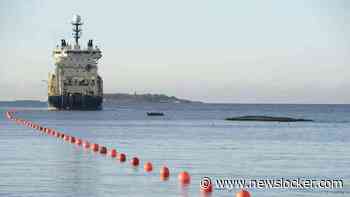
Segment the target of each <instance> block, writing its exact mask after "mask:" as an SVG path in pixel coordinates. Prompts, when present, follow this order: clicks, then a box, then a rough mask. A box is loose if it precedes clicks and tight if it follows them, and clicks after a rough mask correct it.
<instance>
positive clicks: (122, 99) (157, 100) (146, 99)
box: [0, 93, 350, 106]
mask: <svg viewBox="0 0 350 197" xmlns="http://www.w3.org/2000/svg"><path fill="white" fill-rule="evenodd" d="M146 103H151V104H212V105H229V104H232V105H350V103H239V102H237V103H234V102H232V103H226V102H202V101H192V100H189V99H182V98H177V97H175V96H167V95H165V94H128V93H105V94H104V104H106V105H116V104H146ZM0 104H3V105H4V104H5V105H6V104H8V105H14V104H16V105H17V104H20V105H25V106H27V105H28V106H31V105H34V106H37V105H39V106H42V105H46V104H47V101H42V100H35V99H28V100H25V99H20V100H5V101H0Z"/></svg>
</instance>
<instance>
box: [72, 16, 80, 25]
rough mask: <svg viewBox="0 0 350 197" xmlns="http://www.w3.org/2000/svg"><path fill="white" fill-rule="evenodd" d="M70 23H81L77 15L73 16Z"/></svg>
mask: <svg viewBox="0 0 350 197" xmlns="http://www.w3.org/2000/svg"><path fill="white" fill-rule="evenodd" d="M72 23H73V24H74V23H75V24H80V23H81V17H80V16H79V15H78V14H75V15H74V16H73V19H72Z"/></svg>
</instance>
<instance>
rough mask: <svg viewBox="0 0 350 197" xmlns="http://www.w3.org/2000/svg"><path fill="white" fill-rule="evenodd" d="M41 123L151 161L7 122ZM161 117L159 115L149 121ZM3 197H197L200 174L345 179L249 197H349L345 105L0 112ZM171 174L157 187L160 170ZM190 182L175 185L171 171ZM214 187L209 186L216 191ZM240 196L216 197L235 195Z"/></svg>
mask: <svg viewBox="0 0 350 197" xmlns="http://www.w3.org/2000/svg"><path fill="white" fill-rule="evenodd" d="M13 108H15V109H16V110H17V111H18V112H17V113H16V117H19V118H23V119H28V120H32V121H34V122H37V123H41V124H42V125H43V126H47V127H51V128H54V129H57V130H59V131H63V132H65V133H67V134H71V135H74V136H77V137H81V138H83V139H87V140H89V141H92V142H96V143H99V144H104V145H106V146H108V147H115V148H117V150H118V151H119V152H125V153H127V156H129V158H130V157H131V156H138V157H140V159H141V162H142V163H143V162H144V161H152V162H153V164H154V169H155V171H154V172H152V173H150V174H147V173H145V172H143V168H142V165H143V164H141V167H140V168H139V169H135V168H132V167H131V166H130V164H129V162H126V163H123V164H121V163H119V162H117V161H116V160H112V159H111V158H110V157H106V156H101V155H99V154H94V153H91V152H89V151H84V150H83V149H81V148H77V147H75V146H74V145H70V144H67V143H64V142H63V141H62V140H58V139H56V138H53V137H48V136H43V135H40V133H39V132H35V131H34V130H32V129H29V128H26V127H23V126H19V125H16V124H14V122H11V121H8V120H6V119H5V117H4V115H3V112H5V111H6V110H8V109H13ZM147 111H161V112H164V113H165V116H164V117H147V116H146V112H147ZM0 112H1V117H0V196H9V197H12V196H47V197H62V196H64V197H65V196H79V197H86V196H113V197H115V196H152V197H153V196H154V197H164V196H189V197H191V196H200V192H199V182H200V180H201V178H202V177H205V176H207V177H210V178H212V181H214V180H215V179H219V178H226V179H227V178H230V179H234V178H244V179H247V180H250V179H268V178H271V179H280V178H285V179H297V178H304V179H308V178H310V179H317V180H318V179H342V180H343V182H344V187H343V188H342V189H250V191H251V193H252V196H254V197H275V196H276V197H287V196H292V197H301V196H305V197H306V196H307V197H313V196H315V197H316V196H317V197H323V196H324V197H326V196H327V197H329V196H332V197H333V196H335V197H337V196H339V197H349V196H350V105H238V104H232V105H229V104H195V105H191V104H186V105H185V104H171V105H170V104H158V105H128V106H115V107H108V106H106V107H105V109H104V110H103V111H95V112H93V111H90V112H81V111H76V112H75V111H74V112H68V111H66V112H64V111H60V112H53V111H47V110H46V109H45V108H44V107H38V108H23V107H21V106H16V107H13V106H12V107H7V106H4V105H2V106H0ZM239 115H278V116H292V117H298V118H308V119H313V120H315V121H314V122H298V123H275V122H228V121H224V120H223V119H224V118H226V117H230V116H239ZM163 164H166V165H167V166H169V168H170V171H171V172H170V173H171V177H170V179H169V180H168V181H165V182H163V181H160V179H159V173H158V172H159V167H160V166H161V165H163ZM183 170H186V171H189V173H190V174H191V175H192V182H191V184H190V186H188V187H187V188H183V187H180V186H179V184H178V181H177V173H178V172H180V171H183ZM214 187H215V185H214ZM236 191H237V189H233V190H216V189H214V192H213V195H212V196H234V193H235V192H236Z"/></svg>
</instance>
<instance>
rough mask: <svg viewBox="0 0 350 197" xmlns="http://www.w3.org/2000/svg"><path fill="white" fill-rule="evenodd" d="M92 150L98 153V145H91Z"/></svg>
mask: <svg viewBox="0 0 350 197" xmlns="http://www.w3.org/2000/svg"><path fill="white" fill-rule="evenodd" d="M91 149H92V150H93V151H95V152H97V151H98V144H92V145H91Z"/></svg>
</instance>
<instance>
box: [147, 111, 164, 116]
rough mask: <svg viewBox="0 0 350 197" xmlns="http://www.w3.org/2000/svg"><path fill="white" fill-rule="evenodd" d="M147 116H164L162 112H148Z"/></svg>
mask: <svg viewBox="0 0 350 197" xmlns="http://www.w3.org/2000/svg"><path fill="white" fill-rule="evenodd" d="M147 116H164V113H162V112H147Z"/></svg>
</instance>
